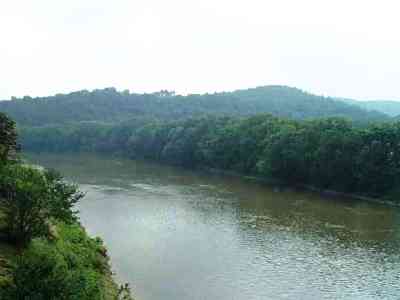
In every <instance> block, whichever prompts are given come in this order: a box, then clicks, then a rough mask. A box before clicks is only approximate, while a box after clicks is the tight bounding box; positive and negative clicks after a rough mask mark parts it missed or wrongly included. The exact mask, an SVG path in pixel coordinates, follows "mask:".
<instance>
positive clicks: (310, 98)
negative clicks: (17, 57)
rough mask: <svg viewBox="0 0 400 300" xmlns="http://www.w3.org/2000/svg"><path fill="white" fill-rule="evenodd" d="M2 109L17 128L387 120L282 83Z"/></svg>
mask: <svg viewBox="0 0 400 300" xmlns="http://www.w3.org/2000/svg"><path fill="white" fill-rule="evenodd" d="M0 111H1V112H5V113H7V114H8V115H9V116H10V117H12V118H13V119H14V120H16V122H17V124H18V125H19V126H43V125H48V124H59V123H74V122H83V121H96V122H107V123H110V122H120V121H125V120H129V119H132V118H137V117H148V118H158V119H162V120H176V119H185V118H188V117H200V116H205V115H213V116H250V115H254V114H257V113H271V114H273V115H275V116H280V117H288V118H293V119H307V118H317V117H318V118H321V117H332V116H336V117H346V118H349V119H352V120H354V121H359V122H367V121H378V120H385V119H387V118H388V117H387V116H386V115H384V114H382V113H378V112H367V111H365V110H363V109H361V108H359V107H356V106H353V105H348V104H346V103H343V102H340V101H335V100H333V99H332V98H325V97H320V96H315V95H312V94H308V93H305V92H303V91H301V90H299V89H296V88H289V87H285V86H265V87H258V88H253V89H247V90H238V91H235V92H226V93H215V94H203V95H188V96H179V95H175V94H174V93H171V92H167V91H161V92H157V93H153V94H133V93H129V92H128V91H123V92H118V91H117V90H116V89H114V88H107V89H102V90H94V91H92V92H89V91H79V92H73V93H70V94H65V95H64V94H58V95H56V96H52V97H45V98H30V97H24V98H22V99H16V98H13V100H11V101H0Z"/></svg>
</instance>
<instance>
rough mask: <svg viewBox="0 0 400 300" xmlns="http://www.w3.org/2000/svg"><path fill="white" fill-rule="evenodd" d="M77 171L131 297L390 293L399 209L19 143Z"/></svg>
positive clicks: (240, 299)
mask: <svg viewBox="0 0 400 300" xmlns="http://www.w3.org/2000/svg"><path fill="white" fill-rule="evenodd" d="M28 157H29V160H30V161H32V162H35V163H38V164H41V165H43V166H46V167H52V168H56V169H58V170H59V171H61V172H62V173H63V174H64V175H65V176H66V177H67V178H68V179H70V180H72V181H74V182H76V183H78V184H79V185H80V187H81V189H82V190H83V191H85V192H86V193H87V195H86V197H85V198H84V199H83V200H82V202H81V203H80V205H79V209H80V217H81V221H82V223H83V225H84V226H85V227H86V228H87V231H88V232H89V233H90V234H91V235H97V236H100V237H101V238H102V239H103V240H104V241H105V244H106V245H107V247H108V249H109V254H110V257H111V263H112V266H113V270H114V271H115V272H116V273H117V275H116V276H117V279H118V280H119V281H120V282H128V283H130V285H131V287H132V288H133V291H134V294H135V296H136V298H137V300H192V299H193V300H200V299H201V300H203V299H204V300H236V299H237V300H253V299H257V300H258V299H318V300H319V299H362V300H365V299H400V210H399V208H394V207H390V206H386V205H379V204H373V203H366V202H354V201H349V200H348V199H332V198H329V199H328V198H322V197H320V196H318V195H316V194H313V193H309V192H301V191H294V190H289V189H282V188H277V187H275V188H274V187H268V186H265V185H262V184H260V183H255V182H251V181H249V180H245V179H241V178H235V177H229V176H221V175H210V174H206V173H202V172H198V171H197V172H196V171H190V170H184V169H180V168H175V167H170V166H164V165H160V164H156V163H149V162H141V161H132V160H125V159H120V158H111V157H104V156H96V155H29V156H28Z"/></svg>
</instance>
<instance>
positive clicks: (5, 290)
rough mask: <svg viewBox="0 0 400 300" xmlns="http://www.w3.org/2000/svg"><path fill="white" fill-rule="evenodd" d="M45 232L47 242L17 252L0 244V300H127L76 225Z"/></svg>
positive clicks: (101, 252) (98, 249)
mask: <svg viewBox="0 0 400 300" xmlns="http://www.w3.org/2000/svg"><path fill="white" fill-rule="evenodd" d="M51 231H52V234H51V237H50V239H48V240H47V239H42V238H37V239H34V240H32V242H31V244H30V246H29V247H28V248H26V249H23V250H20V249H18V248H17V247H16V246H15V245H13V244H12V243H9V242H7V241H6V240H5V239H4V238H3V239H1V240H0V299H27V298H23V297H26V295H28V294H30V295H32V296H31V298H29V299H56V298H52V297H51V295H53V294H58V295H63V296H62V298H61V299H102V300H103V299H104V300H117V299H131V298H129V296H128V294H127V293H126V291H122V292H121V291H120V288H119V286H118V285H117V284H116V283H115V281H114V279H113V277H112V272H111V268H110V264H109V258H108V256H107V250H106V248H105V247H104V245H103V243H102V241H101V240H100V239H98V238H90V237H89V236H88V235H87V234H86V232H85V230H84V229H83V228H82V227H81V226H80V225H79V224H78V223H75V224H69V225H67V224H63V223H59V224H57V225H55V226H52V230H51ZM0 232H3V228H0ZM21 286H23V288H22V289H21ZM57 289H58V291H57ZM61 290H62V291H61Z"/></svg>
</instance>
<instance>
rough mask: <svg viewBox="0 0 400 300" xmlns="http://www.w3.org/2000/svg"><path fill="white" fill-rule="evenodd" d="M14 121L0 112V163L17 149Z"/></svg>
mask: <svg viewBox="0 0 400 300" xmlns="http://www.w3.org/2000/svg"><path fill="white" fill-rule="evenodd" d="M17 149H18V147H17V132H16V130H15V123H14V122H13V121H12V120H10V119H9V118H8V117H7V116H6V115H5V114H3V113H0V164H1V163H4V162H5V161H7V160H8V159H9V158H10V156H11V155H13V154H15V152H16V151H17Z"/></svg>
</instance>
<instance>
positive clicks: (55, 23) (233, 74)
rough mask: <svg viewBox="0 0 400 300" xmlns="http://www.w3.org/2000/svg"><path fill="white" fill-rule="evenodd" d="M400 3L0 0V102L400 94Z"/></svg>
mask: <svg viewBox="0 0 400 300" xmlns="http://www.w3.org/2000/svg"><path fill="white" fill-rule="evenodd" d="M399 12H400V1H394V0H393V1H391V0H380V1H378V0H375V1H369V0H330V1H328V0H301V1H299V0H275V1H270V0H245V1H244V0H242V1H238V0H198V1H196V0H168V1H166V0H113V1H111V0H85V1H83V0H0V99H9V98H10V97H11V96H18V97H20V96H24V95H31V96H44V95H52V94H55V93H59V92H60V93H67V92H70V91H75V90H81V89H89V90H91V89H95V88H104V87H111V86H114V87H116V88H117V89H120V90H122V89H129V90H131V91H133V92H153V91H158V90H160V89H169V90H175V91H176V92H177V93H182V94H186V93H204V92H214V91H223V90H227V91H229V90H235V89H241V88H249V87H255V86H260V85H271V84H280V85H289V86H295V87H298V88H301V89H303V90H306V91H309V92H312V93H315V94H319V95H326V96H328V95H329V96H337V97H349V98H356V99H392V100H400V84H399V83H398V79H399V78H400V54H399V53H400V34H399V31H400V17H399Z"/></svg>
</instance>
